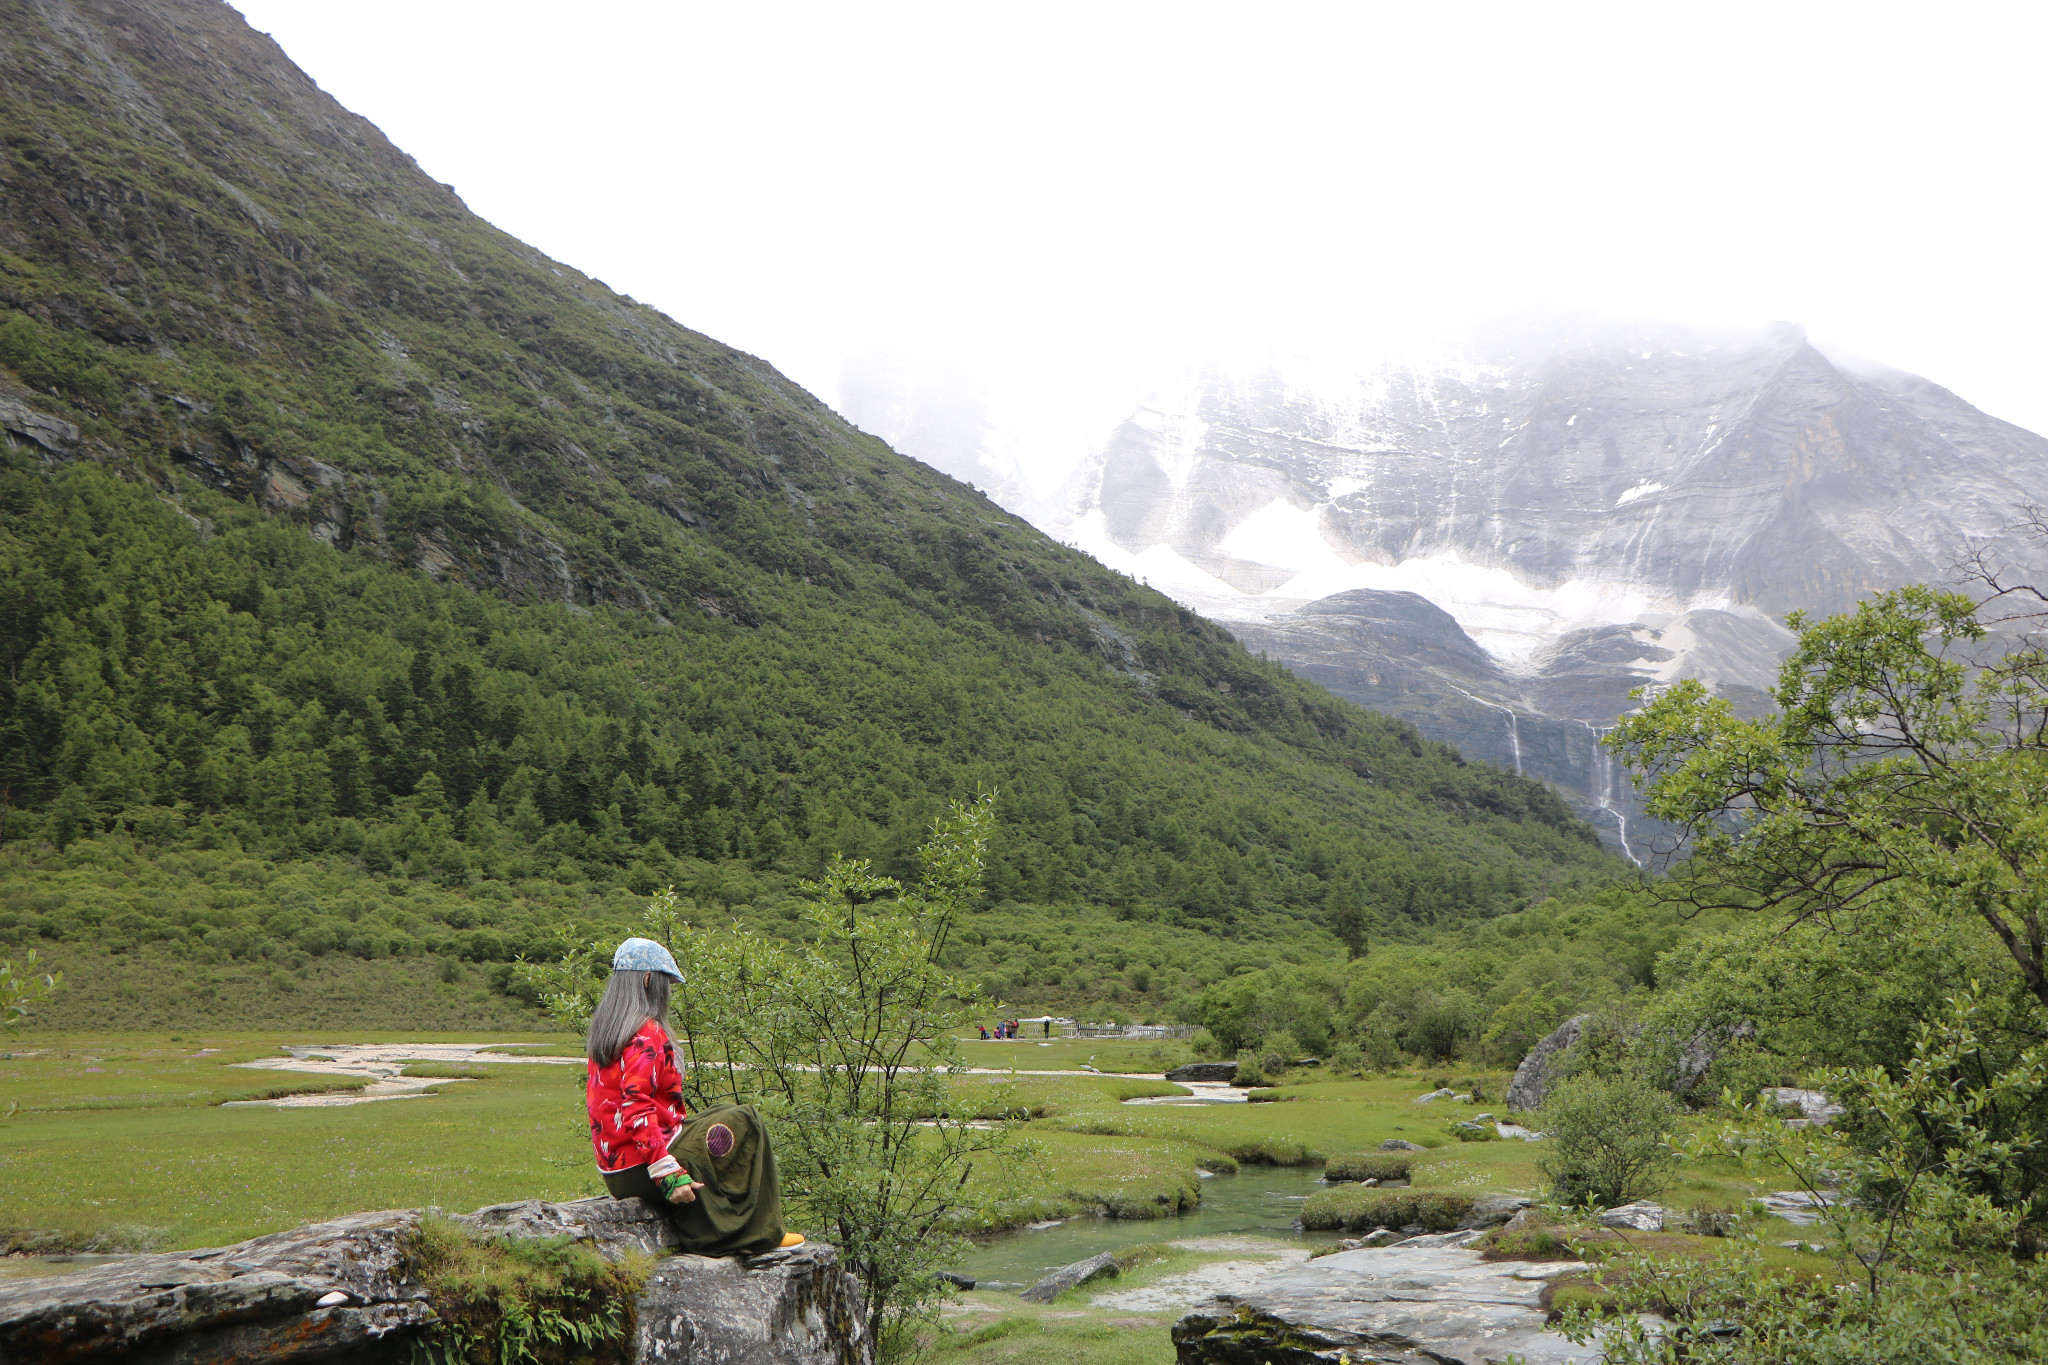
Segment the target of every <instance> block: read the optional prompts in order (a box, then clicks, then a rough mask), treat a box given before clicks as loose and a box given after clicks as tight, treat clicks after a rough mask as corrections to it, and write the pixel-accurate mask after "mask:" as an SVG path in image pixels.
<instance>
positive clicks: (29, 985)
mask: <svg viewBox="0 0 2048 1365" xmlns="http://www.w3.org/2000/svg"><path fill="white" fill-rule="evenodd" d="M42 965H43V964H42V960H41V959H40V958H38V957H37V956H36V954H35V952H34V950H30V952H29V954H28V955H27V956H26V957H24V958H22V960H21V963H20V965H18V966H17V965H16V964H15V963H14V962H12V961H7V962H0V1028H5V1029H9V1030H13V1029H17V1028H20V1027H21V1023H22V1021H23V1020H24V1019H26V1018H28V1016H29V1013H30V1012H31V1011H32V1010H33V1009H34V1007H35V1006H36V1005H38V1004H40V1003H41V1002H42V1001H44V1000H46V999H48V998H49V997H50V996H51V995H52V994H54V993H55V992H56V990H57V988H58V987H59V986H61V985H63V984H64V973H62V972H46V971H43V970H42Z"/></svg>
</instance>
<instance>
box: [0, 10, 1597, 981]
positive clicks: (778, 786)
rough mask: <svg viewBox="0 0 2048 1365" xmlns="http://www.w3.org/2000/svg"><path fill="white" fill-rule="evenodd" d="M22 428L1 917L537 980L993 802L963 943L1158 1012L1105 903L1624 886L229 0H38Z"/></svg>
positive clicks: (1507, 781)
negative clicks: (611, 277)
mask: <svg viewBox="0 0 2048 1365" xmlns="http://www.w3.org/2000/svg"><path fill="white" fill-rule="evenodd" d="M707 211H716V206H715V201H709V200H708V201H707ZM0 427H4V429H5V434H6V449H5V451H4V453H0V454H4V461H5V465H4V469H0V518H4V520H0V663H4V668H0V674H4V677H0V935H5V936H8V937H10V938H12V939H14V940H19V941H28V940H33V939H38V938H40V939H54V940H58V941H60V942H62V941H76V940H81V939H93V940H102V939H103V940H105V941H107V942H109V943H111V944H113V945H114V946H116V947H120V948H128V947H131V946H134V945H138V944H144V945H146V944H156V945H159V946H158V947H157V948H156V949H154V950H152V951H156V952H159V953H171V954H180V955H183V956H185V957H188V958H196V959H199V960H212V961H226V960H228V959H236V958H240V959H248V958H252V957H263V956H266V955H267V956H272V957H283V958H286V959H287V960H289V959H290V958H292V957H293V955H304V956H316V955H321V954H325V953H331V952H337V951H340V952H352V953H355V954H357V955H359V956H378V955H389V954H393V953H396V954H406V953H417V952H423V951H431V952H440V953H443V954H449V955H460V956H465V957H468V958H471V959H474V960H477V961H483V962H502V961H504V960H506V959H507V958H509V957H510V956H511V955H512V954H515V953H519V952H529V953H532V952H541V951H545V950H546V949H547V947H548V946H549V944H550V943H551V942H553V941H554V935H555V933H556V931H557V930H559V929H561V928H563V927H564V926H567V927H569V928H571V929H575V930H577V931H579V932H580V931H582V930H584V929H591V930H593V931H594V929H595V927H596V926H599V925H610V924H612V923H614V922H616V921H617V920H618V919H619V918H620V917H621V916H622V915H623V914H624V913H626V910H627V908H628V906H629V905H630V902H631V900H632V898H633V897H634V896H635V895H637V894H640V893H644V892H645V891H647V890H649V889H652V888H654V887H656V886H659V885H661V884H663V883H666V882H670V881H674V882H676V883H677V884H678V885H679V886H680V887H682V888H683V889H684V890H685V891H687V892H689V893H690V894H692V895H694V896H695V897H696V898H697V899H698V900H699V901H700V902H702V903H704V904H705V905H706V906H708V907H710V908H712V909H714V910H718V911H735V912H737V913H740V914H742V915H743V916H744V915H760V916H766V917H769V918H771V919H772V918H773V916H774V915H776V914H777V913H778V907H779V906H781V905H782V904H784V903H786V901H787V898H788V895H789V887H790V883H791V881H792V879H793V878H794V877H796V876H800V875H802V874H804V873H807V872H809V871H812V870H814V869H815V868H816V866H817V865H818V863H819V861H820V860H821V859H822V858H823V857H824V856H825V855H826V853H827V852H828V851H830V850H835V849H836V850H845V851H847V852H849V853H853V854H863V855H872V856H875V857H877V858H880V859H882V860H884V861H885V862H888V863H895V862H898V861H900V860H901V858H902V857H903V855H904V853H905V852H906V850H907V849H908V848H909V847H911V846H912V845H913V843H914V841H915V838H916V835H917V832H918V830H919V828H920V826H921V825H922V824H923V822H925V821H926V820H928V819H929V817H930V816H931V814H933V813H934V811H935V810H936V809H937V808H938V806H939V803H940V802H942V801H943V800H944V799H946V798H948V797H952V796H956V795H961V794H964V793H967V792H971V791H972V790H974V789H975V788H976V787H977V786H983V785H985V786H996V787H999V788H1001V789H1002V790H1003V792H1004V794H1005V795H1004V804H1003V811H1002V814H1003V820H1004V833H1003V836H1002V841H1001V845H1000V847H999V848H998V849H997V850H996V865H995V868H994V872H993V875H992V877H991V893H992V899H993V901H994V902H995V906H996V910H997V913H994V914H991V915H989V916H986V917H985V923H983V924H982V925H981V926H978V927H977V929H976V931H975V932H974V933H973V934H970V935H969V937H968V939H967V940H966V941H965V942H964V944H963V949H962V951H963V952H964V953H966V954H968V958H967V960H968V961H969V962H970V963H972V964H973V965H976V966H978V967H981V968H983V969H985V970H986V971H987V972H988V973H989V974H990V976H991V978H992V980H993V981H994V982H995V983H996V984H997V985H998V986H999V987H1000V988H1003V989H1006V990H1010V991H1012V992H1022V993H1025V994H1028V993H1030V992H1032V991H1034V990H1035V991H1038V992H1039V993H1041V994H1044V995H1046V997H1047V998H1052V997H1055V996H1059V997H1063V998H1073V999H1094V998H1100V997H1101V996H1102V995H1104V994H1105V993H1108V992H1110V991H1112V989H1114V990H1121V991H1129V992H1132V993H1133V996H1134V998H1135V999H1137V1000H1139V1001H1140V1002H1141V1003H1142V1002H1144V1001H1146V1000H1147V999H1154V1000H1155V1003H1156V996H1157V994H1158V990H1159V989H1160V988H1158V987H1155V986H1152V985H1147V986H1144V987H1137V986H1135V985H1133V984H1132V982H1133V980H1134V978H1133V977H1132V976H1131V974H1130V971H1129V964H1128V962H1127V961H1126V962H1116V963H1114V965H1113V966H1108V967H1106V966H1104V964H1105V963H1107V962H1108V961H1109V960H1110V958H1111V957H1113V956H1114V955H1115V954H1117V953H1119V952H1121V953H1122V954H1123V956H1124V957H1125V958H1126V959H1128V958H1129V957H1130V955H1131V951H1130V947H1129V944H1130V942H1131V940H1130V939H1129V938H1128V936H1126V938H1125V939H1124V940H1123V941H1122V946H1119V945H1118V944H1117V943H1108V942H1105V941H1104V940H1105V937H1107V938H1112V939H1113V938H1115V937H1116V936H1115V935H1107V936H1105V935H1104V934H1103V933H1102V932H1101V931H1100V929H1099V928H1097V927H1091V926H1095V925H1096V923H1097V920H1098V918H1106V917H1109V916H1115V917H1117V918H1118V919H1121V920H1122V921H1125V922H1133V921H1142V922H1145V923H1146V924H1148V925H1151V926H1154V928H1155V929H1156V931H1157V932H1158V933H1161V934H1167V935H1168V938H1170V939H1171V940H1172V943H1173V944H1177V945H1178V946H1171V945H1169V944H1168V939H1167V938H1162V939H1159V940H1158V941H1157V942H1158V944H1159V945H1160V946H1157V947H1153V948H1148V949H1147V950H1146V951H1147V952H1148V953H1149V954H1150V955H1151V957H1152V958H1153V959H1155V960H1154V961H1152V962H1150V963H1149V965H1150V966H1155V967H1161V968H1163V967H1165V965H1166V964H1165V963H1163V962H1160V961H1157V960H1156V959H1159V958H1162V957H1167V956H1172V957H1173V958H1174V959H1175V960H1176V961H1177V962H1181V963H1183V964H1187V963H1193V962H1195V961H1196V960H1197V959H1200V960H1201V961H1202V962H1209V963H1211V964H1212V965H1210V966H1205V967H1203V968H1202V970H1200V971H1197V972H1195V973H1193V976H1194V977H1195V978H1200V977H1203V976H1208V975H1214V974H1219V973H1221V972H1223V971H1226V970H1228V968H1229V965H1230V963H1229V962H1228V961H1226V960H1225V958H1226V957H1227V953H1224V951H1223V950H1222V949H1216V948H1212V947H1209V946H1205V945H1213V944H1216V943H1221V942H1225V941H1235V942H1237V943H1240V944H1242V943H1245V942H1251V941H1261V942H1276V943H1278V942H1284V943H1288V944H1291V945H1293V948H1292V950H1291V951H1293V952H1294V953H1296V955H1300V954H1302V953H1315V952H1328V951H1331V950H1332V949H1334V947H1335V944H1334V941H1333V939H1332V938H1331V937H1330V927H1331V926H1332V925H1336V926H1339V927H1343V926H1348V925H1354V924H1356V923H1359V922H1360V921H1364V922H1368V923H1370V922H1372V921H1374V920H1377V921H1378V922H1379V923H1381V924H1382V925H1384V926H1385V931H1386V932H1393V933H1397V934H1398V933H1400V932H1403V928H1404V926H1412V925H1419V924H1423V923H1429V922H1435V921H1440V920H1453V919H1457V918H1461V917H1465V916H1470V915H1475V914H1478V915H1484V914H1491V913H1498V912H1500V911H1503V910H1507V909H1510V908H1512V907H1514V906H1516V905H1518V904H1522V903H1526V902H1527V900H1528V899H1530V898H1532V897H1534V896H1538V895H1541V894H1543V893H1545V892H1546V891H1549V890H1552V889H1556V888H1559V887H1564V886H1570V885H1577V884H1584V883H1586V882H1588V881H1591V880H1597V879H1599V878H1602V877H1604V876H1606V875H1608V874H1609V873H1610V872H1611V870H1612V868H1613V864H1612V862H1611V860H1610V859H1608V858H1607V857H1606V856H1605V855H1603V854H1602V853H1601V852H1600V851H1599V849H1598V847H1597V845H1596V844H1595V842H1594V841H1593V838H1592V836H1591V834H1590V831H1589V830H1587V828H1586V827H1584V826H1583V825H1581V824H1580V823H1578V822H1577V821H1576V820H1574V819H1573V818H1572V817H1571V816H1570V814H1569V812H1568V811H1567V810H1566V808H1565V807H1564V805H1563V804H1562V803H1561V802H1560V801H1559V800H1558V799H1557V798H1556V797H1555V796H1554V795H1553V794H1552V793H1551V792H1549V791H1548V790H1547V789H1545V788H1543V787H1542V786H1540V785H1538V784H1536V783H1533V782H1528V781H1524V780H1522V779H1519V778H1516V777H1514V776H1511V775H1507V774H1503V773H1501V772H1498V771H1496V770H1494V769H1491V768H1485V767H1481V766H1478V765H1467V764H1464V763H1462V762H1461V761H1460V760H1459V759H1458V757H1457V755H1456V754H1455V753H1453V752H1452V751H1450V750H1449V749H1446V748H1444V747H1442V746H1438V745H1432V744H1428V743H1425V742H1423V741H1421V740H1420V739H1419V737H1418V736H1417V735H1416V734H1415V732H1414V731H1413V730H1411V729H1410V728H1408V727H1407V726H1404V725H1401V724H1398V723H1395V722H1392V721H1390V720H1387V719H1385V718H1383V717H1379V716H1375V715H1372V714H1370V713H1367V712H1364V711H1361V710H1359V709H1357V708H1355V707H1352V706H1350V705H1348V704H1345V703H1342V702H1340V701H1337V700H1335V699H1333V698H1331V697H1330V696H1329V695H1328V694H1327V693H1324V692H1323V691H1321V690H1320V689H1318V688H1316V687H1313V686H1310V685H1307V684H1304V683H1302V682H1300V681H1298V680H1296V679H1294V678H1292V677H1291V676H1289V675H1287V674H1286V673H1285V672H1283V671H1282V670H1280V669H1278V668H1277V667H1275V666H1272V665H1270V664H1267V663H1266V662H1265V661H1263V660H1261V659H1255V658H1252V657H1250V656H1248V655H1246V654H1245V653H1244V651H1243V650H1242V649H1240V648H1239V647H1238V646H1237V645H1236V644H1235V643H1234V642H1233V641H1232V640H1231V639H1230V637H1229V636H1228V635H1227V634H1226V633H1225V632H1223V631H1222V630H1220V629H1219V628H1217V627H1215V626H1213V625H1210V624H1208V623H1205V622H1203V621H1201V620H1199V619H1198V618H1196V617H1194V616H1192V615H1190V614H1189V613H1187V612H1186V611H1184V610H1182V609H1180V608H1178V607H1176V606H1175V605H1174V604H1172V603H1171V602H1169V601H1168V600H1167V599H1165V598H1164V597H1161V596H1160V595H1158V594H1156V593H1153V592H1151V591H1149V590H1147V589H1145V588H1142V587H1139V586H1138V585H1136V584H1134V583H1132V582H1131V581H1130V580H1128V579H1126V578H1123V577H1121V576H1119V575H1116V574H1114V573H1111V572H1109V571H1108V570H1106V569H1104V568H1102V567H1101V566H1100V565H1098V564H1096V563H1094V562H1093V561H1091V560H1089V559H1087V558H1085V557H1084V556H1082V555H1080V554H1078V553H1076V552H1074V551H1071V550H1068V549H1066V548H1064V547H1062V546H1060V545H1057V544H1055V543H1054V542H1052V541H1050V540H1048V539H1046V538H1045V537H1043V536H1042V535H1040V534H1039V533H1037V532H1036V531H1034V530H1032V529H1031V528H1030V527H1029V526H1027V525H1025V524H1024V523H1022V522H1021V521H1019V520H1017V519H1016V518H1014V517H1011V516H1009V515H1007V514H1005V513H1004V512H1002V511H1001V510H1000V509H998V508H997V507H995V506H994V505H993V504H992V503H990V502H989V501H988V500H987V499H985V498H983V497H981V496H980V495H979V494H977V493H975V492H974V491H973V490H971V489H969V488H966V487H964V486H962V485H960V484H958V483H955V482H954V481H952V480H950V479H948V478H946V477H945V476H943V475H941V474H938V473H937V472H935V471H933V470H931V469H929V468H926V467H925V466H922V465H919V464H917V463H915V462H913V461H910V460H906V459H904V458H903V457H901V456H898V455H896V454H895V453H893V452H891V451H890V450H888V449H887V448H886V447H884V446H883V445H882V444H881V443H880V442H878V441H876V440H874V439H873V438H871V437H868V436H866V435H864V434H862V433H860V432H858V431H856V430H854V429H853V428H851V427H849V426H848V425H847V424H846V423H844V422H843V421H841V420H840V419H839V418H838V417H836V416H835V415H834V414H833V413H831V412H830V411H829V410H828V409H826V408H825V407H824V406H823V405H821V404H820V403H818V402H817V401H816V400H815V399H813V398H812V397H811V396H810V395H808V394H806V393H804V392H803V391H801V390H800V389H798V388H796V387H795V386H794V385H792V384H790V383H789V382H788V381H787V380H785V379H784V378H783V377H782V376H780V375H778V374H777V373H776V372H775V371H774V370H773V369H772V368H770V367H769V366H767V365H766V364H764V363H762V362H760V361H758V360H756V359H754V358H752V357H749V356H745V355H742V354H740V353H738V352H735V351H733V350H731V349H729V348H727V347H723V346H720V345H718V344H717V343H716V342H713V341H711V340H709V339H707V338H705V337H702V336H699V335H697V334H695V333H692V332H689V331H687V330H685V329H683V328H681V327H678V326H676V325H675V324H674V323H672V322H671V321H669V320H668V319H667V318H665V317H663V316H662V315H660V314H659V313H656V312H654V311H653V310H652V309H649V308H646V307H644V306H642V305H639V304H636V303H634V302H632V301H631V300H628V299H624V298H621V297H620V296H618V295H616V294H614V293H612V292H611V291H610V290H609V289H607V288H606V287H605V286H604V285H602V284H601V283H599V282H596V281H593V280H589V279H587V278H585V277H583V276H582V275H580V274H578V273H576V272H575V271H573V270H571V269H569V268H568V267H566V266H562V265H559V264H557V263H555V262H553V261H550V260H548V259H546V258H545V257H543V256H541V255H540V254H538V253H537V252H535V251H533V250H532V249H531V248H529V247H526V246H524V245H522V244H521V243H519V242H517V241H514V240H512V239H511V238H509V237H507V236H505V235H504V234H503V233H501V232H498V231H497V230H495V229H493V228H492V227H490V226H489V225H488V224H486V223H484V222H482V221H480V220H479V219H477V218H475V217H474V216H472V215H471V214H469V213H468V211H467V210H466V209H465V208H464V207H463V206H462V204H461V202H460V201H459V200H458V199H457V198H456V197H455V195H454V193H453V192H452V191H451V190H450V189H449V188H448V187H446V186H443V185H440V184H437V183H435V182H434V181H432V180H430V179H428V178H427V177H426V176H425V175H423V174H422V173H421V172H420V170H419V169H418V168H417V166H415V165H414V164H413V163H412V161H411V160H410V159H409V158H407V157H406V156H404V155H403V154H402V153H401V152H399V151H398V150H397V149H395V148H393V147H392V146H391V145H390V144H389V143H388V142H386V141H385V140H384V138H383V137H382V136H381V135H380V134H379V133H378V132H377V131H376V130H375V129H374V128H373V127H371V126H370V125H369V124H368V123H366V122H364V121H363V120H361V119H358V118H356V117H354V116H353V115H351V114H349V113H347V112H346V111H345V110H343V109H341V108H340V107H339V106H338V105H336V104H335V103H334V102H333V101H332V100H330V99H328V98H327V97H326V96H325V95H323V94H321V93H320V92H319V90H318V89H317V88H316V87H315V86H314V85H313V84H312V82H311V81H309V80H308V79H307V78H306V77H305V76H304V74H303V73H301V72H300V71H298V70H297V68H295V67H294V66H292V65H291V63H290V62H289V61H288V60H287V59H285V57H284V56H283V54H282V53H281V52H279V51H278V50H277V48H276V47H275V45H274V44H272V43H271V42H270V41H269V40H268V39H267V38H265V37H263V36H261V35H258V34H255V33H253V32H252V31H250V30H249V29H248V28H247V26H246V25H245V24H243V22H242V21H241V19H240V17H239V16H238V15H236V14H235V13H234V11H232V10H231V9H229V8H227V7H226V6H225V5H220V4H216V3H211V0H144V2H143V3H120V4H114V3H64V2H63V0H35V2H34V3H29V2H28V0H0ZM1168 931H1172V932H1171V933H1170V934H1169V933H1168ZM1147 932H1152V930H1148V931H1147ZM1006 934H1009V935H1013V936H1012V937H1008V938H1006V937H1004V935H1006ZM1048 935H1050V936H1051V937H1052V941H1053V942H1054V945H1055V948H1057V949H1058V951H1054V950H1052V949H1048V947H1047V936H1048ZM1026 940H1031V941H1026ZM1060 944H1065V945H1067V946H1066V947H1063V948H1062V947H1059V946H1058V945H1060ZM1231 951H1236V950H1234V949H1233V950H1231ZM1049 954H1050V958H1051V965H1050V966H1049V967H1047V966H1046V965H1045V963H1046V962H1047V960H1048V955H1049ZM1069 959H1083V960H1079V961H1070V960H1069ZM1020 961H1021V962H1022V963H1023V967H1022V970H1021V973H1020V970H1019V967H1018V964H1019V963H1020ZM1140 965H1148V964H1140ZM1034 972H1036V973H1037V974H1036V975H1033V973H1034ZM1048 973H1049V974H1050V979H1047V974H1048ZM1162 975H1163V976H1165V977H1166V978H1168V979H1172V977H1171V973H1162ZM1111 977H1114V978H1115V979H1116V981H1117V982H1118V983H1121V984H1119V985H1117V986H1116V987H1114V988H1112V987H1110V986H1108V985H1105V984H1104V983H1105V982H1106V981H1107V980H1108V979H1109V978H1111ZM1183 984H1194V982H1192V981H1191V982H1187V983H1183Z"/></svg>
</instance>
